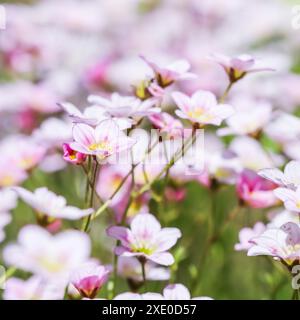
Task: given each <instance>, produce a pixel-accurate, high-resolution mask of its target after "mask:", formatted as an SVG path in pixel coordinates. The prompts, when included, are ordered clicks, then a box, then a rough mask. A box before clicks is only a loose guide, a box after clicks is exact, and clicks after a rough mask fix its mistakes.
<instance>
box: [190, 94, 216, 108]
mask: <svg viewBox="0 0 300 320" xmlns="http://www.w3.org/2000/svg"><path fill="white" fill-rule="evenodd" d="M192 101H193V105H194V106H196V107H201V108H204V109H210V108H213V107H215V106H216V105H217V103H218V102H217V98H216V96H215V95H214V94H213V93H212V92H210V91H206V90H198V91H196V92H195V93H194V94H193V96H192Z"/></svg>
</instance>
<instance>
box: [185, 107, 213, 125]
mask: <svg viewBox="0 0 300 320" xmlns="http://www.w3.org/2000/svg"><path fill="white" fill-rule="evenodd" d="M187 115H188V116H189V117H190V118H192V119H198V120H200V121H203V122H206V121H209V120H211V119H212V115H210V114H208V113H206V112H205V110H204V109H203V108H200V107H198V108H195V109H193V110H191V111H188V112H187Z"/></svg>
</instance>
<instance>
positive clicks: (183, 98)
mask: <svg viewBox="0 0 300 320" xmlns="http://www.w3.org/2000/svg"><path fill="white" fill-rule="evenodd" d="M172 98H173V100H174V101H175V103H176V105H177V106H178V108H180V109H181V110H182V111H184V112H188V111H189V109H190V108H191V105H192V101H191V99H190V98H189V97H188V96H187V95H185V94H183V93H181V92H178V91H176V92H173V93H172Z"/></svg>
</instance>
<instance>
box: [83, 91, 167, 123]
mask: <svg viewBox="0 0 300 320" xmlns="http://www.w3.org/2000/svg"><path fill="white" fill-rule="evenodd" d="M88 101H89V102H90V103H93V104H94V105H96V106H99V107H101V108H102V109H103V110H105V112H106V113H107V114H108V115H109V116H110V117H112V118H116V119H119V120H123V121H124V122H127V123H131V124H132V123H135V122H137V121H138V120H139V119H140V118H142V117H145V116H150V115H152V114H156V113H159V112H161V109H160V108H158V107H156V102H157V99H155V98H149V99H146V100H144V101H142V100H140V99H138V98H135V97H133V96H121V95H120V94H118V93H116V92H115V93H113V94H112V95H111V97H110V99H106V98H103V97H101V96H95V95H91V96H89V97H88ZM133 120H134V121H133Z"/></svg>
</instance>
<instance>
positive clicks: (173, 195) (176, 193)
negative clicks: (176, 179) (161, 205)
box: [165, 187, 186, 202]
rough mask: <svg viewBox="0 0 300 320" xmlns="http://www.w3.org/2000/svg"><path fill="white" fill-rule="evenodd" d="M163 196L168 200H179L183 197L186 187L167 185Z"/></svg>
mask: <svg viewBox="0 0 300 320" xmlns="http://www.w3.org/2000/svg"><path fill="white" fill-rule="evenodd" d="M165 196H166V198H167V200H168V201H174V202H180V201H183V200H184V199H185V196H186V189H185V188H172V187H167V188H166V190H165Z"/></svg>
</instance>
